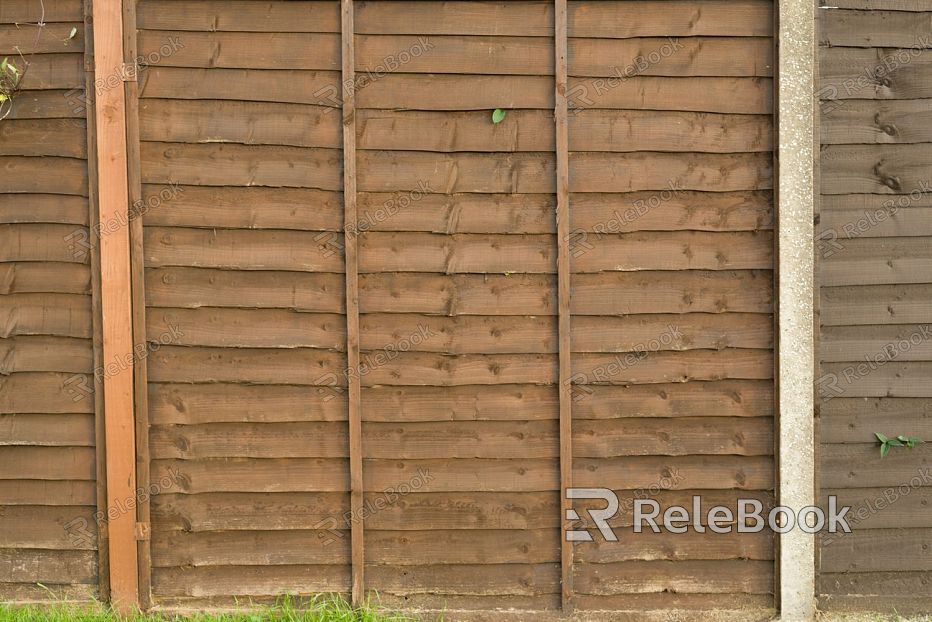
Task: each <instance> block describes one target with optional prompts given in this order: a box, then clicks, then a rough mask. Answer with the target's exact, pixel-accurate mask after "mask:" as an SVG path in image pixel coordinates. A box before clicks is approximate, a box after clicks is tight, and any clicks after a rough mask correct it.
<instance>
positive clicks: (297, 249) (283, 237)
mask: <svg viewBox="0 0 932 622" xmlns="http://www.w3.org/2000/svg"><path fill="white" fill-rule="evenodd" d="M145 253H146V255H145V257H146V266H148V267H158V268H162V267H169V266H191V267H200V268H224V269H234V270H294V271H301V272H340V271H342V269H343V258H342V257H341V256H340V254H339V253H334V252H331V251H330V249H329V248H327V247H324V246H322V243H321V241H319V239H318V237H317V234H315V233H313V232H310V231H242V230H235V229H226V230H224V229H216V230H211V229H189V228H169V227H164V228H163V227H146V231H145Z"/></svg>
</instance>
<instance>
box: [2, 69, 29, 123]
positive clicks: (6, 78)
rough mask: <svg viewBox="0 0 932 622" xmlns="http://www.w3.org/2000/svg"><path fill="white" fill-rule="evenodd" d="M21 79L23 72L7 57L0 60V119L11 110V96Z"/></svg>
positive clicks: (14, 93) (16, 89) (17, 88)
mask: <svg viewBox="0 0 932 622" xmlns="http://www.w3.org/2000/svg"><path fill="white" fill-rule="evenodd" d="M22 81H23V72H22V71H20V69H19V67H17V66H16V65H15V64H14V63H13V61H11V60H10V59H9V58H4V59H3V61H2V62H0V120H3V119H5V118H6V117H7V116H8V115H9V114H10V113H11V112H12V111H13V96H14V95H16V92H17V91H18V90H19V85H20V84H21V83H22Z"/></svg>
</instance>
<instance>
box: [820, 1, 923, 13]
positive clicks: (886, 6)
mask: <svg viewBox="0 0 932 622" xmlns="http://www.w3.org/2000/svg"><path fill="white" fill-rule="evenodd" d="M833 6H837V8H839V9H863V10H870V11H879V10H884V11H932V3H930V2H929V0H838V2H834V3H833Z"/></svg>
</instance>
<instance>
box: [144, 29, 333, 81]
mask: <svg viewBox="0 0 932 622" xmlns="http://www.w3.org/2000/svg"><path fill="white" fill-rule="evenodd" d="M138 46H139V54H141V55H142V56H149V55H152V56H157V57H158V63H150V64H153V65H155V64H158V65H159V66H162V67H200V68H215V67H216V68H225V69H318V70H321V69H323V70H331V71H333V70H337V69H339V68H340V37H339V36H338V35H337V34H335V33H317V32H311V33H303V32H302V33H292V32H279V33H276V34H275V36H274V37H269V36H268V35H267V34H265V33H254V32H192V31H166V30H140V31H139V39H138Z"/></svg>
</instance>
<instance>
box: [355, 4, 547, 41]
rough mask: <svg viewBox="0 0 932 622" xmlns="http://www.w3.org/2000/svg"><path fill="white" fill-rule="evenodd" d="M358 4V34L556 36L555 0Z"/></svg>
mask: <svg viewBox="0 0 932 622" xmlns="http://www.w3.org/2000/svg"><path fill="white" fill-rule="evenodd" d="M356 4H357V7H356V32H357V33H358V34H383V35H386V34H394V35H401V34H411V35H476V36H478V35H498V36H512V37H552V36H553V3H552V2H541V1H538V0H530V1H521V0H519V1H517V2H500V3H481V2H463V3H451V2H436V1H428V2H414V1H401V2H393V3H391V4H385V3H384V2H357V3H356Z"/></svg>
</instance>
